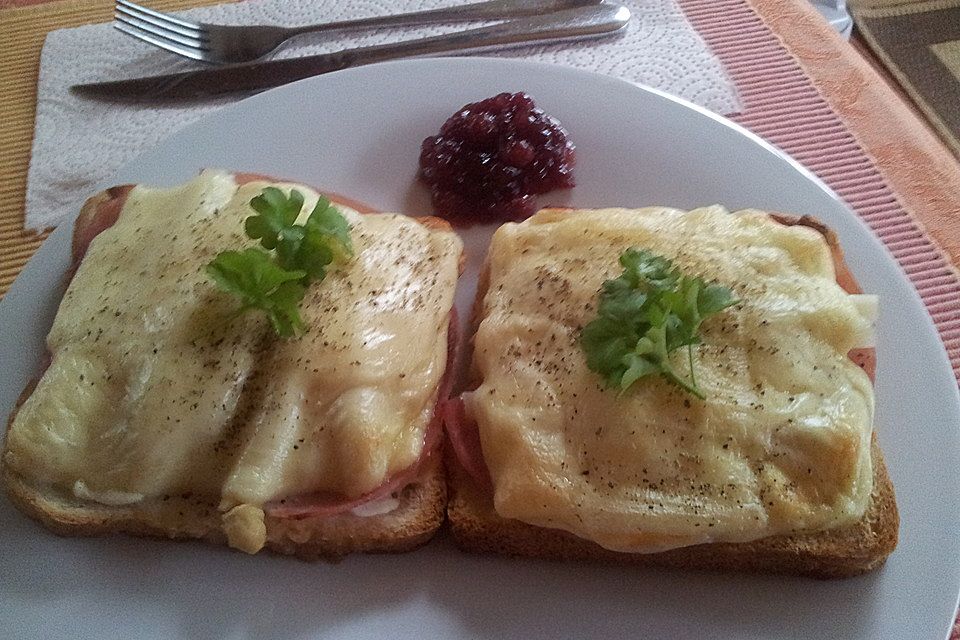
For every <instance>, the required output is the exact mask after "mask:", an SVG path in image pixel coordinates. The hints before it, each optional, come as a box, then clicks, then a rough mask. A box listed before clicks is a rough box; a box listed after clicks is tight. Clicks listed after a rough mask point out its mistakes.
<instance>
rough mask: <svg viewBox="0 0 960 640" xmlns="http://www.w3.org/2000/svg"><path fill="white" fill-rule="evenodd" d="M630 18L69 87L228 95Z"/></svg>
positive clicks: (618, 9)
mask: <svg viewBox="0 0 960 640" xmlns="http://www.w3.org/2000/svg"><path fill="white" fill-rule="evenodd" d="M629 21H630V11H629V10H628V9H627V8H626V7H623V6H621V5H616V4H599V5H595V6H587V7H578V8H575V9H565V10H562V11H556V12H553V13H549V14H546V15H542V16H531V17H528V18H520V19H516V20H510V21H508V22H502V23H500V24H495V25H491V26H487V27H480V28H477V29H469V30H466V31H456V32H453V33H448V34H444V35H439V36H431V37H427V38H418V39H415V40H406V41H401V42H395V43H390V44H384V45H376V46H369V47H358V48H354V49H345V50H343V51H337V52H334V53H323V54H319V55H313V56H305V57H302V58H292V59H286V60H270V61H267V62H251V63H244V64H236V65H228V66H223V67H217V68H212V69H210V68H207V69H199V70H196V71H185V72H181V73H171V74H166V75H159V76H150V77H145V78H132V79H129V80H114V81H109V82H96V83H92V84H78V85H74V86H73V87H71V90H72V91H73V92H74V93H76V94H78V95H80V96H83V97H88V98H97V99H107V100H115V101H116V100H119V101H131V100H132V101H137V102H143V101H154V100H203V99H206V98H213V97H217V96H223V95H228V94H237V93H243V94H252V93H257V92H259V91H263V90H265V89H270V88H272V87H278V86H280V85H284V84H287V83H289V82H294V81H296V80H302V79H303V78H309V77H311V76H315V75H320V74H322V73H329V72H331V71H339V70H341V69H347V68H349V67H356V66H360V65H365V64H371V63H374V62H381V61H384V60H392V59H395V58H403V57H413V56H428V55H435V54H443V53H465V52H474V51H483V50H489V49H491V48H504V47H510V46H517V45H522V44H527V43H533V42H537V43H544V42H558V41H569V40H580V39H585V38H596V37H601V36H605V35H610V34H614V33H617V32H619V31H621V30H623V29H624V28H625V27H626V26H627V24H628V23H629Z"/></svg>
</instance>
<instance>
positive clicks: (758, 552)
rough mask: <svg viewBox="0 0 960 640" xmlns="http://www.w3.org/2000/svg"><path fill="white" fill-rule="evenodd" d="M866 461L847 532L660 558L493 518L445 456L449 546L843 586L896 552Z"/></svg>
mask: <svg viewBox="0 0 960 640" xmlns="http://www.w3.org/2000/svg"><path fill="white" fill-rule="evenodd" d="M871 453H872V456H873V469H874V472H873V494H872V495H871V500H870V506H869V507H868V509H867V512H866V513H865V514H864V516H863V518H862V519H861V520H860V521H859V522H857V523H856V524H854V525H852V526H848V527H843V528H839V529H832V530H829V531H823V532H818V533H808V534H797V535H791V536H771V537H768V538H763V539H760V540H755V541H753V542H746V543H737V544H733V543H712V544H701V545H695V546H692V547H682V548H679V549H672V550H670V551H663V552H660V553H619V552H616V551H610V550H608V549H604V548H603V547H601V546H599V545H597V544H595V543H593V542H590V541H589V540H585V539H583V538H578V537H577V536H574V535H572V534H570V533H567V532H566V531H561V530H559V529H546V528H543V527H535V526H533V525H529V524H526V523H524V522H520V521H519V520H508V519H506V518H502V517H500V516H499V515H498V514H497V513H496V511H494V509H493V501H492V499H491V496H490V495H489V493H487V492H485V491H484V490H482V489H480V488H479V487H478V486H477V485H476V483H475V482H474V481H473V480H472V479H471V478H470V477H469V476H468V475H467V474H466V473H464V472H463V470H462V469H461V468H460V467H459V463H457V462H456V460H454V459H453V457H452V456H448V461H447V473H448V481H449V490H450V502H449V504H448V505H447V517H448V518H449V520H450V529H451V531H452V532H453V537H454V540H455V541H456V543H457V545H458V546H459V547H460V548H462V549H464V550H465V551H471V552H476V553H499V554H503V555H509V556H523V557H530V558H546V559H554V560H601V561H609V562H615V563H618V564H630V565H637V566H648V567H674V568H685V569H712V570H729V571H744V572H756V573H785V574H793V575H802V576H809V577H813V578H845V577H849V576H855V575H859V574H861V573H865V572H867V571H870V570H871V569H875V568H876V567H878V566H880V565H881V564H883V562H884V560H886V559H887V556H888V555H890V553H891V552H892V551H893V549H894V547H896V546H897V535H898V534H897V532H898V530H899V526H900V519H899V515H898V513H897V506H896V500H895V498H894V493H893V484H892V483H891V482H890V477H889V475H887V468H886V466H885V465H884V462H883V455H882V454H881V453H880V447H879V446H878V445H877V443H876V438H874V441H873V449H872V452H871Z"/></svg>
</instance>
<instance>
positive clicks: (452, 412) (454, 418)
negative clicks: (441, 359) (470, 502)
mask: <svg viewBox="0 0 960 640" xmlns="http://www.w3.org/2000/svg"><path fill="white" fill-rule="evenodd" d="M443 425H444V429H445V431H446V434H447V442H449V443H450V449H451V450H452V451H453V455H454V456H455V457H456V459H457V462H459V463H460V467H461V468H462V469H463V470H464V471H465V472H466V473H467V475H468V476H470V477H471V478H472V479H473V481H474V482H475V483H477V485H478V486H480V487H482V488H484V489H487V490H492V489H493V481H492V480H491V479H490V470H489V469H487V463H486V461H485V460H484V459H483V448H482V447H481V446H480V429H479V427H478V426H477V423H476V422H474V421H473V420H471V419H470V418H468V417H467V412H466V409H465V408H464V406H463V398H462V397H460V396H458V397H456V398H450V399H449V400H447V401H446V402H445V403H444V404H443Z"/></svg>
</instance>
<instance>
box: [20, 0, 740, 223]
mask: <svg viewBox="0 0 960 640" xmlns="http://www.w3.org/2000/svg"><path fill="white" fill-rule="evenodd" d="M621 2H622V4H625V5H626V6H628V7H629V8H630V10H631V11H632V12H633V18H632V20H631V22H630V25H629V27H628V30H627V32H626V34H624V35H623V36H621V37H616V38H612V39H609V40H594V41H587V42H585V43H579V44H578V43H564V44H554V45H546V46H533V47H525V48H523V49H514V50H510V51H505V52H501V53H499V54H496V55H501V56H504V57H512V58H517V57H523V58H528V59H530V60H539V61H543V62H551V63H555V64H562V65H567V66H570V67H576V68H579V69H587V70H591V71H598V72H600V73H605V74H608V75H611V76H615V77H619V78H623V79H625V80H630V81H633V82H640V83H643V84H647V85H650V86H653V87H656V88H658V89H662V90H664V91H667V92H669V93H672V94H674V95H677V96H680V97H682V98H686V99H687V100H690V101H691V102H694V103H696V104H699V105H701V106H704V107H707V108H708V109H712V110H713V111H716V112H718V113H721V114H729V113H734V112H736V111H737V110H738V108H739V102H738V99H737V94H736V90H735V89H734V86H733V83H732V82H731V80H730V78H729V76H727V74H726V73H725V72H724V70H723V67H722V66H721V64H720V62H719V60H718V59H717V58H716V56H714V55H713V54H712V53H711V52H710V50H709V49H708V48H707V45H706V43H705V42H704V41H703V39H702V38H701V37H700V36H699V35H698V34H697V33H696V31H694V30H693V27H691V26H690V24H689V23H688V22H687V20H686V18H685V17H684V15H683V12H682V11H681V10H680V8H679V7H678V6H677V5H676V3H675V2H674V0H621ZM449 4H451V2H450V0H366V1H365V2H362V3H351V2H340V1H338V0H247V1H246V2H238V3H229V4H223V5H218V6H215V7H203V8H198V9H192V10H190V11H185V12H183V14H182V15H184V16H188V17H190V18H192V19H194V20H199V21H206V22H222V23H234V24H258V23H276V24H286V25H295V24H307V23H311V22H324V21H333V20H344V19H347V18H356V17H363V16H367V15H383V14H387V13H397V12H403V11H414V10H419V9H431V8H434V7H438V6H443V5H449ZM471 26H474V25H471ZM462 28H467V27H464V26H463V25H460V26H452V27H451V26H449V25H442V26H425V27H416V28H409V27H407V28H405V29H403V30H402V31H400V30H397V29H380V30H375V31H370V32H364V33H353V34H351V33H348V34H343V33H340V34H334V35H332V36H328V38H329V40H328V41H327V42H324V41H322V40H321V39H318V38H317V37H314V38H311V37H310V36H306V37H304V38H302V39H299V40H297V41H294V42H293V43H291V45H288V47H287V48H285V49H283V50H281V51H280V52H279V53H278V54H277V56H276V57H294V56H298V55H305V54H313V53H320V52H324V51H333V50H336V49H340V48H346V47H353V46H363V45H371V44H381V43H384V42H389V41H392V40H398V39H408V38H411V37H418V36H427V35H436V34H440V33H444V32H446V31H450V30H454V29H462ZM485 55H493V54H485ZM196 64H197V63H194V62H192V61H188V60H185V59H183V58H179V57H177V56H174V55H172V54H169V53H167V52H164V51H161V50H159V49H156V48H154V47H152V46H150V45H146V44H143V43H141V42H139V41H136V40H134V39H133V38H129V37H127V36H125V35H123V34H121V33H119V32H118V31H116V30H115V29H113V28H112V27H111V26H110V25H109V24H96V25H87V26H83V27H77V28H74V29H61V30H58V31H53V32H51V33H50V34H48V35H47V39H46V42H45V43H44V46H43V52H42V55H41V59H40V79H39V85H38V91H37V95H38V98H37V116H36V128H35V131H34V140H33V155H32V158H31V161H30V171H29V174H28V179H27V197H26V214H25V226H26V227H27V228H28V229H36V230H39V229H43V228H46V227H51V226H54V225H55V224H56V223H57V222H58V221H59V220H61V219H62V218H63V217H64V216H66V215H68V214H70V213H72V212H75V211H76V210H77V208H78V207H79V204H80V203H81V202H82V200H83V199H84V198H86V197H87V196H89V195H90V192H91V191H92V190H93V188H95V186H96V185H97V184H98V183H99V182H101V181H102V180H104V179H106V178H107V177H109V176H110V174H112V173H113V172H114V171H116V169H117V168H119V167H120V166H122V165H123V164H124V163H125V162H128V161H129V160H130V159H132V158H133V157H135V156H136V155H138V154H139V153H140V152H142V151H144V150H145V149H148V148H150V147H151V146H153V145H155V144H157V143H158V142H159V141H160V140H162V139H164V138H166V137H167V136H169V135H170V134H171V133H173V132H174V131H175V130H177V129H179V128H180V127H182V126H184V125H186V124H188V123H190V122H193V121H194V120H196V119H197V118H199V117H201V116H202V115H204V114H207V113H210V112H212V111H214V110H215V109H217V108H218V107H219V106H221V105H223V104H224V103H225V102H226V100H221V101H219V102H211V103H207V104H204V105H202V106H189V107H181V106H148V107H140V106H129V105H117V104H108V103H105V102H97V101H94V100H89V99H82V98H78V97H76V96H74V95H72V94H71V93H70V91H69V87H70V85H73V84H77V83H80V82H94V81H98V80H108V79H119V78H127V77H134V76H142V75H148V74H149V75H152V74H157V73H169V72H171V71H182V70H186V69H189V68H193V67H194V66H195V65H196ZM456 106H459V105H456ZM453 108H455V106H454V107H453Z"/></svg>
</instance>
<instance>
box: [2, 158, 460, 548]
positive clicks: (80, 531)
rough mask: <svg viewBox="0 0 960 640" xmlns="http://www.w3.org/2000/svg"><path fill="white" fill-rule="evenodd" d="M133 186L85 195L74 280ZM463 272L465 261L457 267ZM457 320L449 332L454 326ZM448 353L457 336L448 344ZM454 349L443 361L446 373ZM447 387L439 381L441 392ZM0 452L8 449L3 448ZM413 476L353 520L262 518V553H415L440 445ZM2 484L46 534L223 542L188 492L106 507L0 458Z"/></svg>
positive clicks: (212, 505)
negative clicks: (384, 508) (389, 502)
mask: <svg viewBox="0 0 960 640" xmlns="http://www.w3.org/2000/svg"><path fill="white" fill-rule="evenodd" d="M235 179H236V180H237V182H238V183H239V184H243V183H245V182H248V181H251V180H263V179H267V180H271V178H267V177H265V176H260V175H257V174H236V175H235ZM132 188H133V187H132V185H124V186H118V187H113V188H110V189H107V190H105V191H102V192H100V193H98V194H96V195H94V196H92V197H90V198H89V199H88V200H87V201H86V203H85V204H84V205H83V207H82V209H81V211H80V214H79V217H78V219H77V222H76V224H75V228H74V235H73V243H72V248H71V249H72V258H73V265H72V267H71V269H70V270H69V271H68V273H67V277H68V278H69V277H72V275H73V274H74V272H75V271H76V268H77V266H78V265H79V263H80V261H81V260H82V259H83V257H84V255H85V253H86V250H87V246H88V245H89V244H90V242H91V240H92V239H93V238H94V237H95V236H96V235H97V234H99V233H100V232H101V231H103V230H104V229H106V228H109V227H110V226H111V225H112V224H113V223H114V222H116V220H117V218H118V216H119V214H120V211H121V209H122V208H123V205H124V202H125V201H126V198H127V196H128V195H129V193H130V192H131V190H132ZM333 199H334V200H335V201H336V202H340V203H342V204H346V205H347V206H350V207H351V208H354V209H356V210H358V211H360V212H361V213H370V212H372V210H371V209H369V208H368V207H366V206H365V205H362V204H359V203H356V202H353V201H350V200H346V199H344V198H342V197H340V196H334V197H333ZM417 221H418V222H420V223H421V224H423V226H425V227H427V228H430V229H433V230H438V231H451V227H450V225H449V223H447V222H446V221H445V220H442V219H439V218H434V217H424V218H418V219H417ZM462 269H463V256H461V258H460V270H461V271H462ZM455 324H456V321H455V319H453V320H452V322H451V331H452V330H453V329H455ZM448 344H449V345H450V347H451V349H452V348H453V347H454V346H455V339H453V338H451V339H450V341H449V342H448ZM451 362H452V351H451V354H450V357H448V363H447V366H448V368H451V367H450V365H451ZM37 382H38V379H35V380H33V381H31V382H30V383H29V384H28V385H27V387H26V388H25V389H24V391H23V392H22V394H21V396H20V398H19V399H18V401H17V403H16V407H17V408H16V409H15V410H14V412H13V413H12V414H11V415H10V416H9V419H8V421H7V427H6V428H7V430H9V429H10V427H11V425H12V424H13V421H14V418H15V417H16V414H17V410H18V409H19V407H20V406H21V405H22V404H23V402H24V401H26V399H27V398H28V397H29V396H30V394H31V393H32V392H33V389H34V388H35V386H36V384H37ZM447 391H448V389H447V388H446V384H445V383H444V382H443V380H441V386H440V392H439V395H441V396H444V397H445V395H446V393H447ZM4 451H6V447H5V446H4ZM417 464H418V467H417V469H418V470H417V471H415V472H413V473H415V475H413V476H412V477H411V478H410V479H409V481H408V482H407V483H406V484H405V486H401V487H399V488H398V489H397V490H396V491H394V492H393V493H391V494H390V495H389V496H388V497H391V498H393V499H396V500H397V501H398V505H397V506H396V507H395V508H393V509H392V510H390V511H388V512H386V513H374V514H373V515H359V514H358V511H360V510H359V509H358V510H354V511H341V512H339V513H333V514H330V513H325V514H322V515H305V516H304V515H297V516H286V517H278V516H276V515H271V514H270V513H267V514H266V515H265V518H264V524H265V525H266V544H265V548H267V549H270V550H272V551H274V552H278V553H283V554H287V555H293V556H297V557H300V558H302V559H307V560H313V559H337V558H340V557H342V556H345V555H347V554H350V553H357V552H368V553H396V552H404V551H409V550H412V549H415V548H417V547H419V546H420V545H423V544H424V543H426V542H427V541H428V540H429V539H430V538H431V537H432V536H433V535H434V534H435V533H436V531H437V530H438V529H439V527H440V526H441V524H442V523H443V520H444V518H445V508H446V502H447V483H446V478H445V473H444V465H443V463H442V460H441V455H440V453H439V447H431V450H430V451H428V452H427V453H425V454H424V457H423V458H422V459H421V461H419V462H418V463H417ZM0 482H2V484H3V487H4V489H5V491H6V493H7V495H8V496H9V498H10V500H11V502H12V503H13V504H14V505H15V506H16V507H17V508H18V509H19V510H21V511H22V512H23V513H25V514H26V515H28V516H29V517H31V518H33V519H35V520H37V521H39V522H40V523H41V524H42V525H44V526H45V527H46V528H48V529H49V530H51V531H53V532H54V533H56V534H58V535H64V536H100V535H110V534H128V535H135V536H147V537H158V538H169V539H199V540H203V541H206V542H210V543H214V544H227V536H226V534H225V532H224V528H223V520H222V518H223V513H222V512H220V511H219V510H218V505H217V502H216V501H215V500H216V498H214V497H206V498H205V499H204V498H199V497H195V496H191V495H189V494H184V495H172V496H165V497H164V498H163V499H159V498H157V499H152V500H149V501H145V502H138V503H136V504H132V505H122V506H111V505H106V504H101V503H98V502H94V501H90V500H84V499H80V498H77V497H76V496H75V495H73V494H72V493H70V492H66V491H63V490H59V489H56V488H53V487H49V486H38V485H36V484H31V481H30V480H28V479H27V478H26V477H24V476H22V475H20V474H19V473H17V472H16V471H15V470H14V469H13V468H11V467H10V465H7V464H6V463H5V456H3V455H0Z"/></svg>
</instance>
